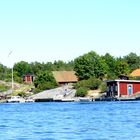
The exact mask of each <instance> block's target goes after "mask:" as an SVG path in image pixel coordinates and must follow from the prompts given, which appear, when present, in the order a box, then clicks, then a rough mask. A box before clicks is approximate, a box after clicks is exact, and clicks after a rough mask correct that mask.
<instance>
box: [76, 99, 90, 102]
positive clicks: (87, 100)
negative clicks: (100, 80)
mask: <svg viewBox="0 0 140 140" xmlns="http://www.w3.org/2000/svg"><path fill="white" fill-rule="evenodd" d="M79 101H80V102H92V99H91V98H79Z"/></svg>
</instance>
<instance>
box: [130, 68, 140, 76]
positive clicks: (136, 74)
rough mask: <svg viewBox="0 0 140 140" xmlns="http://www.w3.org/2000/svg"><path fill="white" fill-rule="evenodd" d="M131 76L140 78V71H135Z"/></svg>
mask: <svg viewBox="0 0 140 140" xmlns="http://www.w3.org/2000/svg"><path fill="white" fill-rule="evenodd" d="M130 76H132V77H140V69H136V70H134V71H133V72H132V73H131V74H130Z"/></svg>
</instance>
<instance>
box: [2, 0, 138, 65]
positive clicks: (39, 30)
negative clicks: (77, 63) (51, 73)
mask: <svg viewBox="0 0 140 140" xmlns="http://www.w3.org/2000/svg"><path fill="white" fill-rule="evenodd" d="M139 7H140V1H139V0H4V1H2V0H1V1H0V52H1V54H0V62H1V63H2V64H4V65H7V66H12V65H13V63H16V62H19V61H22V60H23V61H27V62H33V61H39V62H48V61H52V62H53V61H54V60H64V61H70V60H73V59H74V58H76V57H78V56H79V55H82V54H84V53H87V52H89V51H91V50H93V51H96V52H97V53H98V54H100V55H104V54H105V53H107V52H109V53H110V54H111V55H114V56H124V55H127V54H129V53H130V52H134V53H137V55H140V39H139V37H140V8H139ZM11 50H12V51H13V52H12V54H11V55H10V56H9V57H7V56H8V54H9V52H10V51H11Z"/></svg>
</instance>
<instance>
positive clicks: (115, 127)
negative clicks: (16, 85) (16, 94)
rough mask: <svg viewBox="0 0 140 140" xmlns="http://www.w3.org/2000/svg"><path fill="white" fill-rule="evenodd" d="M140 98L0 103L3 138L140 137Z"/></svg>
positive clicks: (111, 139)
mask: <svg viewBox="0 0 140 140" xmlns="http://www.w3.org/2000/svg"><path fill="white" fill-rule="evenodd" d="M139 106H140V102H93V103H90V104H88V103H87V104H80V103H26V104H0V132H1V133H0V140H18V139H19V140H25V139H29V140H70V139H71V140H116V139H118V140H121V139H124V140H125V139H127V140H128V139H129V140H131V139H132V140H139V139H140V107H139Z"/></svg>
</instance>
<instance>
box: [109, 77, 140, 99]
mask: <svg viewBox="0 0 140 140" xmlns="http://www.w3.org/2000/svg"><path fill="white" fill-rule="evenodd" d="M136 93H140V80H110V81H107V96H108V97H128V96H131V95H134V94H136Z"/></svg>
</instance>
